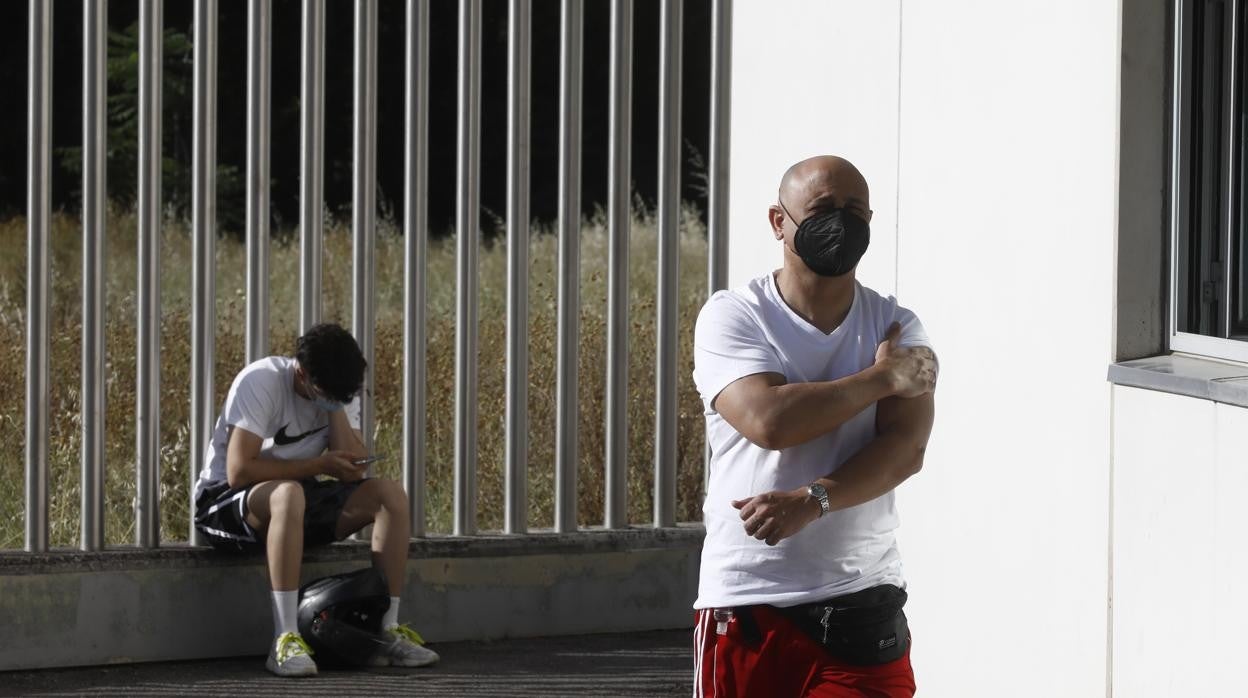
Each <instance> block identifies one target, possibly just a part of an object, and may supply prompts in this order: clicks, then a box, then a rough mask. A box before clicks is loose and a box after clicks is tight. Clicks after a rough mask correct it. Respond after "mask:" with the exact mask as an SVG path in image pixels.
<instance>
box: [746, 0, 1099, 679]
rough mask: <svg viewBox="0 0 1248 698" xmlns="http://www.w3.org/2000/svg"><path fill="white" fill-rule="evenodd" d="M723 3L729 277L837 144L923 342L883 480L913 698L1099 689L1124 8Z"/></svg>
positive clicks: (864, 0)
mask: <svg viewBox="0 0 1248 698" xmlns="http://www.w3.org/2000/svg"><path fill="white" fill-rule="evenodd" d="M735 8H736V9H735V15H734V36H733V41H734V49H733V71H734V74H733V80H734V84H733V105H732V109H733V113H732V119H733V123H732V130H733V140H732V156H733V160H732V187H731V197H732V209H731V213H732V217H731V221H730V224H731V231H730V233H731V235H732V240H733V242H732V253H731V259H730V279H731V280H732V282H734V283H740V282H741V281H743V280H744V279H747V278H749V277H751V276H753V275H756V274H758V273H761V272H763V271H765V270H766V269H768V268H770V267H771V266H775V265H777V264H778V263H779V255H778V252H776V251H775V250H773V249H772V248H774V245H775V243H774V242H773V241H772V240H771V237H770V235H768V234H767V230H766V227H765V218H764V215H765V210H766V205H767V204H768V203H770V201H771V198H772V197H774V192H775V183H776V180H777V179H778V177H779V175H780V173H781V172H782V171H783V169H784V167H786V166H787V165H788V164H789V163H791V162H793V161H794V160H797V159H800V158H802V157H805V156H807V155H812V154H816V153H821V152H834V153H839V154H843V155H846V156H847V157H849V158H850V159H851V160H853V161H854V162H856V163H857V164H858V165H859V166H860V169H862V170H863V172H864V173H865V174H866V176H867V178H868V180H869V181H870V182H871V184H872V186H873V191H872V207H873V208H874V209H875V212H876V214H875V222H874V224H873V226H872V248H871V250H870V251H868V253H867V258H866V261H865V262H864V265H863V269H862V273H861V274H860V277H861V278H862V279H863V280H864V282H866V283H867V284H868V285H871V286H874V287H876V288H877V289H879V290H881V291H886V292H893V291H894V290H896V291H897V292H898V293H899V298H900V299H901V301H902V303H903V304H905V305H908V306H910V307H912V308H913V309H915V310H916V311H917V312H918V313H919V316H920V317H921V318H922V319H923V321H924V322H925V324H926V326H927V329H928V331H929V334H930V335H931V336H932V338H933V341H934V342H935V343H936V347H937V351H938V352H939V354H940V356H941V362H942V375H941V383H940V388H939V391H938V394H937V404H938V406H937V423H936V430H935V434H934V435H933V439H932V443H931V445H930V449H929V455H928V458H927V465H926V467H925V469H924V471H923V472H922V473H920V474H919V475H918V476H917V477H916V478H914V479H913V480H912V481H911V482H909V483H907V484H906V485H905V486H903V488H902V489H901V492H900V507H901V513H902V517H903V527H902V533H901V537H902V546H903V549H902V550H903V557H904V559H905V560H906V573H907V577H908V579H909V582H910V590H911V593H912V595H911V604H910V606H909V607H908V611H909V615H910V617H911V620H912V627H913V632H914V638H915V644H914V656H913V661H914V665H915V668H916V672H917V677H918V681H919V685H920V688H921V693H922V694H923V695H926V696H957V697H959V698H961V697H969V696H990V697H993V698H996V697H999V696H1003V695H1009V696H1012V697H1014V696H1043V697H1045V698H1050V697H1052V696H1096V695H1105V692H1106V682H1107V676H1106V671H1107V654H1108V648H1107V643H1108V638H1107V625H1108V619H1107V605H1106V598H1107V594H1108V586H1109V581H1108V565H1109V560H1108V540H1109V538H1108V522H1109V510H1108V503H1109V489H1108V488H1109V461H1110V452H1109V444H1110V402H1109V400H1110V389H1109V386H1108V385H1107V384H1106V381H1105V370H1106V366H1107V364H1108V363H1109V361H1111V354H1110V351H1111V344H1112V341H1111V330H1112V321H1111V303H1112V298H1113V290H1112V281H1113V269H1114V260H1113V256H1112V255H1113V241H1114V233H1115V231H1114V225H1115V207H1116V200H1117V197H1116V191H1117V190H1116V187H1115V181H1116V160H1115V147H1116V137H1117V132H1116V127H1117V116H1118V112H1117V101H1116V100H1117V91H1116V88H1117V69H1118V57H1117V50H1116V47H1117V39H1118V15H1117V12H1118V3H1117V2H1116V1H1115V0H1095V1H1089V0H1060V1H1057V2H1046V3H1038V2H1037V3H1027V4H1023V3H998V2H987V1H980V2H974V1H971V0H951V1H947V2H940V3H914V2H911V3H897V2H888V3H878V2H871V1H869V0H861V1H860V2H836V3H826V2H821V1H819V0H809V1H805V2H795V1H794V2H774V3H773V2H769V3H762V2H738V3H736V6H735ZM899 24H900V30H899V28H898V25H899ZM898 56H900V58H898ZM842 86H843V87H844V89H841V88H842ZM794 107H800V108H794ZM812 115H817V116H812ZM890 209H895V212H896V213H895V217H894V215H892V214H890ZM760 238H761V242H760V241H759V239H760ZM768 255H771V256H770V257H769V256H768ZM890 258H892V259H890ZM760 259H767V260H775V261H774V262H771V261H769V262H768V263H760V262H759V260H760ZM890 262H892V263H893V264H895V274H896V276H895V277H893V274H892V273H891V272H892V271H893V270H892V269H890V268H889V263H890Z"/></svg>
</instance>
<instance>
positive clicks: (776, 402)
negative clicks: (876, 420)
mask: <svg viewBox="0 0 1248 698" xmlns="http://www.w3.org/2000/svg"><path fill="white" fill-rule="evenodd" d="M899 334H900V325H898V324H897V323H894V324H893V326H892V327H890V328H889V330H888V333H887V335H886V336H885V338H884V341H883V342H881V343H880V346H879V348H878V349H877V351H876V358H875V363H874V364H872V365H871V366H868V367H867V368H866V369H863V370H862V371H860V372H858V373H855V374H853V375H849V376H846V377H844V378H840V379H838V380H834V381H819V382H813V383H788V382H787V381H786V380H785V377H784V376H783V375H781V374H779V373H756V374H753V375H749V376H745V377H744V378H740V379H738V380H736V381H734V382H732V383H730V384H729V385H728V386H727V387H726V388H724V389H723V390H722V391H720V393H719V395H717V396H716V397H715V399H714V400H713V401H712V403H711V407H712V408H713V409H715V411H717V412H719V414H720V416H722V417H723V418H724V420H725V421H727V422H728V424H730V425H731V426H732V428H733V429H736V430H737V432H738V433H740V434H741V435H742V436H744V437H745V438H747V439H749V440H750V441H751V442H752V443H755V444H757V445H759V446H762V447H763V448H767V449H773V450H779V449H782V448H788V447H790V446H796V445H798V444H803V443H806V442H807V441H810V440H812V439H815V438H818V437H820V436H823V435H824V434H827V433H828V432H831V431H832V430H834V429H836V428H837V427H839V426H840V425H842V424H844V423H845V422H847V421H849V420H850V419H851V418H852V417H853V416H854V415H856V414H858V413H859V412H861V411H863V410H865V409H866V408H867V407H869V406H871V405H873V404H875V403H877V402H879V401H881V400H883V399H885V398H888V397H892V396H902V397H914V396H917V395H922V394H923V393H926V392H928V391H930V390H932V388H933V387H934V385H935V380H936V360H935V355H934V354H932V351H931V350H930V349H928V348H927V347H913V348H905V347H897V346H896V344H897V338H898V335H899Z"/></svg>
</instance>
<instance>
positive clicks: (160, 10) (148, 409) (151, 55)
mask: <svg viewBox="0 0 1248 698" xmlns="http://www.w3.org/2000/svg"><path fill="white" fill-rule="evenodd" d="M164 4H165V3H164V0H151V1H150V2H141V3H139V110H138V114H139V157H138V160H139V162H138V169H139V172H138V185H139V186H138V189H139V192H138V194H139V201H138V256H139V257H138V296H137V301H138V302H137V306H138V307H137V316H138V317H137V321H136V324H137V334H138V337H137V338H136V342H135V359H136V361H135V363H136V374H137V375H136V379H135V380H136V386H135V403H136V404H135V456H136V462H135V471H136V472H135V499H134V506H135V512H134V544H135V545H137V546H139V547H141V548H154V547H156V546H157V545H159V544H160V242H161V240H160V238H161V223H162V221H161V213H160V206H161V199H160V174H161V147H160V132H161V130H160V112H161V90H160V87H161V85H160V81H161V76H162V75H163V71H162V69H161V64H162V59H163V55H164V42H163V41H162V36H163V32H162V25H163V14H164Z"/></svg>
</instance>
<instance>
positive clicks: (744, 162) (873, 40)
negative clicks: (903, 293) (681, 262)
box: [728, 0, 900, 293]
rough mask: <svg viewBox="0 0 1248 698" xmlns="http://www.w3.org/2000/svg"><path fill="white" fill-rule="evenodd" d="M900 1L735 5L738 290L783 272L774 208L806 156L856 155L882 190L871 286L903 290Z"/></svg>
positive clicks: (731, 269) (866, 265) (733, 263)
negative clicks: (783, 179) (770, 216)
mask: <svg viewBox="0 0 1248 698" xmlns="http://www.w3.org/2000/svg"><path fill="white" fill-rule="evenodd" d="M899 7H900V2H899V1H898V0H885V1H873V0H830V1H829V0H803V1H800V2H799V1H797V0H776V1H775V2H763V1H762V0H744V1H738V2H736V3H734V4H733V18H732V22H733V32H732V142H731V145H730V147H731V149H732V165H731V174H732V176H731V183H730V186H729V193H728V197H729V199H728V201H729V207H730V210H729V221H730V226H731V227H730V235H731V236H732V249H731V252H730V254H729V259H728V285H729V286H739V285H741V284H744V283H745V282H746V281H748V280H749V279H751V278H753V277H756V276H759V275H761V274H763V273H764V272H766V271H768V270H770V269H775V268H779V267H780V264H781V247H780V243H779V242H777V241H776V240H775V238H773V237H772V235H771V229H770V228H769V227H768V223H767V207H768V206H770V205H772V204H774V203H775V202H776V190H777V188H778V187H779V185H780V176H781V175H783V174H784V171H785V170H786V169H788V167H789V165H792V164H793V163H794V162H797V161H798V160H801V159H804V158H807V157H810V156H812V155H822V154H829V153H830V154H837V155H842V156H844V157H847V158H849V159H850V160H851V161H853V163H854V164H855V165H857V166H858V169H859V170H861V171H862V173H863V174H864V175H865V176H866V178H867V182H868V184H869V185H870V188H871V208H872V210H873V211H874V214H873V215H872V221H871V249H870V250H869V251H868V252H867V255H866V256H865V257H864V258H863V260H862V263H861V264H860V265H859V278H860V279H862V280H863V281H864V283H868V284H870V285H871V286H872V287H874V288H876V289H877V290H879V291H881V292H887V293H892V292H893V288H894V286H895V284H896V277H895V264H896V259H895V249H896V247H895V242H894V240H895V237H896V232H897V225H896V221H897V217H896V213H897V184H896V183H897V117H898V111H897V65H898V62H897V61H898V29H899V24H898V11H899Z"/></svg>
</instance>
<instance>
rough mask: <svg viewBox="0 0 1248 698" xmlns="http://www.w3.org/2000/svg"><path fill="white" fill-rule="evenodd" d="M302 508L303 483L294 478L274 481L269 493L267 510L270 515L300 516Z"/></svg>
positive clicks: (274, 516)
mask: <svg viewBox="0 0 1248 698" xmlns="http://www.w3.org/2000/svg"><path fill="white" fill-rule="evenodd" d="M303 508H304V499H303V485H302V484H300V483H298V482H296V481H294V480H280V481H277V482H275V483H274V487H273V491H272V492H270V493H269V511H270V512H271V516H272V517H273V518H276V517H278V516H282V515H285V516H288V517H296V516H298V517H302V516H303Z"/></svg>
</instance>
